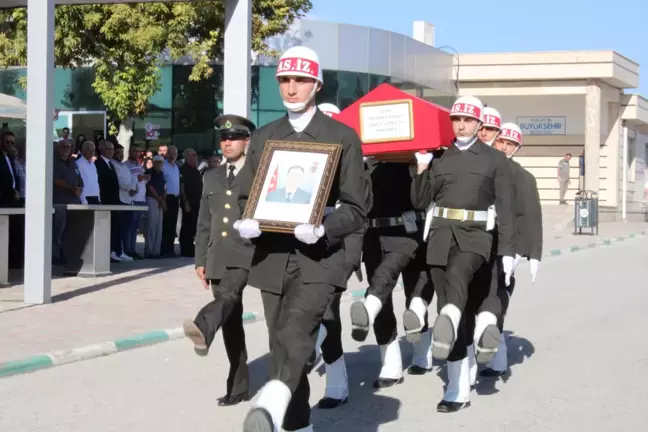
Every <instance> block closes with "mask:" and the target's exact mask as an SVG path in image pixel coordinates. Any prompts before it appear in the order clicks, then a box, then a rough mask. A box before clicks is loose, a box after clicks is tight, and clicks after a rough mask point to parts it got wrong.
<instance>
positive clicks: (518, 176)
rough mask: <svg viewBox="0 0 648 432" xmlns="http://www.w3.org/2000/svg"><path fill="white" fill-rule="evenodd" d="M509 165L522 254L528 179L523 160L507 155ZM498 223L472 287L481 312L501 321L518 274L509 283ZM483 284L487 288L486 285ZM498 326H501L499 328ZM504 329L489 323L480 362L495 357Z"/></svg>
mask: <svg viewBox="0 0 648 432" xmlns="http://www.w3.org/2000/svg"><path fill="white" fill-rule="evenodd" d="M508 165H509V168H510V170H509V176H508V177H509V179H508V181H509V183H510V184H511V191H512V198H513V199H512V201H511V207H510V208H511V212H512V213H511V217H512V220H513V227H514V237H513V243H514V249H515V252H516V254H519V253H520V252H521V251H522V250H523V249H524V242H525V238H526V237H527V236H528V233H527V230H526V206H525V205H524V201H525V200H526V187H525V183H526V179H525V176H524V173H523V171H524V170H523V168H522V167H521V166H520V164H518V163H517V162H515V161H514V160H513V159H508ZM499 213H500V212H499V210H498V221H499V218H500V217H501V216H500V214H499ZM498 225H499V224H497V225H496V226H495V229H494V230H493V248H492V251H491V257H490V259H489V260H488V262H487V263H485V264H484V265H483V266H481V267H480V269H479V270H477V272H476V273H475V277H474V278H473V280H472V281H471V283H470V288H469V290H470V293H471V295H472V296H474V299H471V300H470V301H471V302H472V303H474V304H476V305H480V306H479V308H478V313H479V314H481V313H483V312H490V313H491V314H493V315H494V316H495V317H497V318H498V321H499V320H501V317H502V311H503V307H504V305H505V304H508V297H509V293H510V292H512V291H513V287H514V286H515V278H514V277H511V280H510V283H509V285H508V286H507V285H506V278H505V274H504V268H503V266H502V262H501V258H499V257H498V237H497V236H498V229H499V226H498ZM484 287H486V288H487V289H484ZM478 317H479V315H478ZM470 319H472V317H470ZM478 319H479V318H478ZM498 327H500V328H499V329H498ZM501 331H502V329H501V326H499V325H498V326H494V325H489V326H487V327H486V328H485V329H484V331H483V333H482V334H481V335H480V337H479V340H478V341H476V342H477V346H476V347H475V349H476V360H477V363H480V364H481V363H486V362H488V361H489V360H491V359H492V357H493V356H494V355H495V352H496V351H497V348H498V345H499V340H500V337H501Z"/></svg>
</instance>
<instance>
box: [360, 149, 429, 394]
mask: <svg viewBox="0 0 648 432" xmlns="http://www.w3.org/2000/svg"><path fill="white" fill-rule="evenodd" d="M412 169H413V167H411V166H410V164H407V163H394V162H379V161H375V160H370V162H369V171H370V173H371V182H372V189H373V196H374V198H373V204H374V205H373V207H372V209H371V211H370V212H369V215H368V217H369V223H368V228H367V233H366V234H365V238H364V244H363V261H364V263H365V269H366V271H367V279H368V280H369V288H368V289H367V292H366V294H365V298H369V296H373V298H374V299H378V300H379V301H380V307H379V311H378V313H377V315H375V313H376V307H375V306H373V305H372V304H370V303H369V302H372V301H374V300H372V299H370V300H365V303H363V302H361V301H358V302H354V303H353V304H352V305H351V324H352V326H353V329H352V336H353V338H354V339H355V340H358V341H364V340H365V339H366V337H367V333H368V331H369V326H370V325H371V323H373V328H374V333H375V336H376V342H377V343H378V345H379V346H380V347H381V357H382V358H383V370H382V371H381V375H380V376H379V378H378V379H377V380H376V381H375V382H374V387H376V388H381V387H388V386H392V385H394V384H396V383H399V382H402V360H401V358H400V350H399V348H398V346H397V344H398V342H397V341H396V336H397V334H398V330H397V323H396V316H395V315H394V307H393V303H392V292H393V290H394V288H395V287H396V283H397V281H398V277H399V275H400V274H401V273H403V285H404V288H405V290H406V292H405V296H406V302H407V303H409V299H410V294H411V291H413V290H414V288H415V286H416V284H418V283H419V282H420V283H422V284H425V283H426V282H427V278H425V276H426V275H427V272H421V270H422V269H421V267H420V264H419V265H418V266H417V265H416V264H415V263H414V262H413V261H414V258H415V257H416V252H417V250H418V249H419V245H420V244H421V241H422V229H423V220H424V217H425V214H424V213H423V212H416V211H414V210H413V208H412V203H411V200H410V199H409V196H408V191H409V189H410V187H411V183H412V176H413V175H414V174H415V173H414V172H412ZM421 278H423V279H421ZM419 279H421V281H419ZM376 306H377V305H376ZM372 314H374V315H375V317H374V316H370V315H372ZM424 330H425V331H427V328H425V329H424ZM393 343H394V344H395V345H393V346H391V345H392V344H393Z"/></svg>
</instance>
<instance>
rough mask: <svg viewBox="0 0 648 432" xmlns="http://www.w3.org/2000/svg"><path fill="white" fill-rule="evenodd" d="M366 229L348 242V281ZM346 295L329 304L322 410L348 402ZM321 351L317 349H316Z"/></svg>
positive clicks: (369, 200)
mask: <svg viewBox="0 0 648 432" xmlns="http://www.w3.org/2000/svg"><path fill="white" fill-rule="evenodd" d="M365 206H366V210H367V211H369V210H370V209H371V207H372V206H373V193H372V191H371V177H370V173H369V172H368V167H367V164H366V163H365ZM365 231H366V229H365V227H363V228H362V229H360V230H358V231H357V232H355V233H353V234H350V235H349V236H348V237H347V238H346V239H345V240H344V250H345V252H346V257H347V260H346V262H347V269H346V272H347V275H348V277H347V280H349V279H350V278H351V276H352V275H353V273H354V272H357V271H359V270H360V267H361V264H362V262H361V258H362V244H363V238H364V234H365ZM341 298H342V292H341V291H340V292H336V293H335V294H334V295H333V297H332V298H331V301H330V302H329V304H328V306H327V308H326V312H324V317H323V318H322V327H323V330H322V328H320V332H322V331H324V338H323V339H322V341H321V346H320V347H319V348H320V349H321V353H322V358H323V359H324V364H325V369H326V389H325V393H324V397H323V398H322V399H320V401H319V402H318V404H317V407H318V408H320V409H332V408H337V407H338V406H340V405H342V404H345V403H346V402H347V401H348V392H349V388H348V386H349V385H348V379H347V376H346V364H345V363H344V358H343V356H344V350H343V348H342V321H341V320H340V300H341ZM316 350H317V347H316ZM316 359H317V352H313V355H312V361H311V362H309V364H308V365H307V370H308V371H310V370H311V369H312V368H313V366H315V362H316Z"/></svg>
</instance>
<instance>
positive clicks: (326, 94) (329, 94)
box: [317, 70, 339, 106]
mask: <svg viewBox="0 0 648 432" xmlns="http://www.w3.org/2000/svg"><path fill="white" fill-rule="evenodd" d="M337 74H338V72H337V71H335V70H324V71H322V79H323V80H324V85H323V86H322V89H321V90H320V91H319V92H318V93H317V104H318V105H319V104H322V103H331V104H333V105H335V106H338V88H339V85H338V76H337Z"/></svg>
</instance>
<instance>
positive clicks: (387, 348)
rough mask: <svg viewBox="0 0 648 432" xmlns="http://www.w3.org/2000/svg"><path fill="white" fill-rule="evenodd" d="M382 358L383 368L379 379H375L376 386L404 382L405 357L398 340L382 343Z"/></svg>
mask: <svg viewBox="0 0 648 432" xmlns="http://www.w3.org/2000/svg"><path fill="white" fill-rule="evenodd" d="M380 358H381V360H382V368H381V369H380V375H379V376H378V379H377V380H376V381H374V383H373V386H374V388H385V387H391V386H393V385H395V384H400V383H402V382H403V358H402V357H401V350H400V345H399V344H398V340H394V341H392V342H390V343H389V344H387V345H380Z"/></svg>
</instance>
